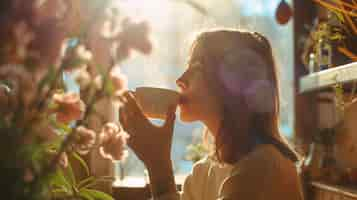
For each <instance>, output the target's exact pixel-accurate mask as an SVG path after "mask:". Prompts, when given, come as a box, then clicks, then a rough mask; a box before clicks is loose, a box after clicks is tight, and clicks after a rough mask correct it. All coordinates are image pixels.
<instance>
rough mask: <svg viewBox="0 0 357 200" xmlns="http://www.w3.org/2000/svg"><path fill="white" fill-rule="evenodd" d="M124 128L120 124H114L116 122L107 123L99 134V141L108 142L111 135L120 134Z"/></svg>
mask: <svg viewBox="0 0 357 200" xmlns="http://www.w3.org/2000/svg"><path fill="white" fill-rule="evenodd" d="M121 131H122V129H121V127H120V126H118V125H116V124H114V123H110V122H109V123H106V124H105V125H104V126H103V127H102V130H101V132H100V134H99V143H100V144H102V143H104V142H107V141H108V140H109V138H110V137H112V136H114V135H116V134H118V133H119V132H121Z"/></svg>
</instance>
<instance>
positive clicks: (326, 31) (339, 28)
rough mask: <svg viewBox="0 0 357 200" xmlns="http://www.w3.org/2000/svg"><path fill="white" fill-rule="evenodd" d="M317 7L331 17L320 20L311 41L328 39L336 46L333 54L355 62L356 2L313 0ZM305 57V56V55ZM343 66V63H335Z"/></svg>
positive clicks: (356, 56)
mask: <svg viewBox="0 0 357 200" xmlns="http://www.w3.org/2000/svg"><path fill="white" fill-rule="evenodd" d="M314 2H315V3H316V4H317V5H320V6H322V9H325V10H326V11H327V12H329V13H330V15H332V16H333V17H331V18H329V19H327V20H322V21H321V23H319V24H318V25H317V27H318V28H316V29H314V30H313V32H312V34H311V35H312V38H311V39H312V40H313V41H314V42H312V43H315V44H316V43H317V42H316V41H317V40H318V39H319V38H321V37H328V38H327V40H329V41H330V42H332V43H335V44H334V45H335V46H336V49H335V51H336V52H335V53H339V54H341V55H340V56H341V57H342V56H344V57H345V59H347V60H349V61H357V49H356V47H355V45H354V44H355V43H356V42H357V14H356V11H357V2H356V1H355V0H333V1H326V0H314ZM306 55H307V54H306ZM336 64H345V63H336Z"/></svg>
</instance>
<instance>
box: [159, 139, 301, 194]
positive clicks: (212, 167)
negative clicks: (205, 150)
mask: <svg viewBox="0 0 357 200" xmlns="http://www.w3.org/2000/svg"><path fill="white" fill-rule="evenodd" d="M248 199H249V200H263V199H264V200H280V199H281V200H286V199H289V200H303V193H302V187H301V183H300V179H299V176H298V174H297V169H296V167H295V165H294V163H293V162H291V161H290V160H288V159H287V158H285V157H284V156H283V155H282V154H281V153H280V152H279V151H278V150H277V149H276V148H275V147H274V146H273V145H270V144H263V145H259V146H258V147H257V148H256V149H255V150H254V151H253V152H251V153H249V154H248V155H247V156H246V157H245V158H243V159H242V160H240V161H239V162H238V163H237V164H235V165H224V166H220V165H218V164H217V163H216V162H215V161H213V160H212V159H210V158H205V159H203V160H201V161H199V162H197V163H196V164H195V165H194V167H193V170H192V173H191V174H189V175H188V176H187V178H186V179H185V182H184V185H183V191H182V192H181V193H177V194H166V195H163V196H161V197H159V198H157V199H156V200H248Z"/></svg>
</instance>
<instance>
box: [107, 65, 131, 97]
mask: <svg viewBox="0 0 357 200" xmlns="http://www.w3.org/2000/svg"><path fill="white" fill-rule="evenodd" d="M110 79H111V81H112V84H113V87H114V92H115V93H118V92H121V91H124V90H127V88H128V78H127V77H126V76H125V75H124V74H122V73H121V71H120V68H119V67H114V68H113V69H112V70H111V72H110Z"/></svg>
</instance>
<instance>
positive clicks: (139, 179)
mask: <svg viewBox="0 0 357 200" xmlns="http://www.w3.org/2000/svg"><path fill="white" fill-rule="evenodd" d="M186 176H187V175H175V182H176V185H182V184H183V182H184V181H185V178H186ZM148 182H149V181H148V180H146V177H144V176H126V177H125V178H124V179H123V180H120V179H116V180H115V181H114V182H113V185H112V186H113V188H118V187H127V188H142V187H146V185H147V183H148Z"/></svg>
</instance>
